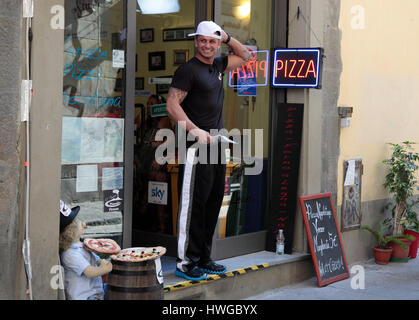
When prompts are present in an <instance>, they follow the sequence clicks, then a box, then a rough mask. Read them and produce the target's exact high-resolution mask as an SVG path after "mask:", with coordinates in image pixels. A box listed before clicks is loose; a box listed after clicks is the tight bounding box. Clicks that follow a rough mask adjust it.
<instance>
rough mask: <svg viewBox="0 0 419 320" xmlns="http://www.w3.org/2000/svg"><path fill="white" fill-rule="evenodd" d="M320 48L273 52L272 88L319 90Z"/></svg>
mask: <svg viewBox="0 0 419 320" xmlns="http://www.w3.org/2000/svg"><path fill="white" fill-rule="evenodd" d="M322 52H323V50H322V49H321V48H307V49H277V50H275V51H274V61H273V68H272V86H273V87H277V88H320V87H321V81H320V79H321V58H322Z"/></svg>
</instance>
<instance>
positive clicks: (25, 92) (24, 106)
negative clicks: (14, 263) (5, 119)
mask: <svg viewBox="0 0 419 320" xmlns="http://www.w3.org/2000/svg"><path fill="white" fill-rule="evenodd" d="M32 17H33V0H23V18H24V19H25V20H26V32H25V38H26V39H25V44H26V45H25V59H26V62H25V65H26V80H22V86H21V121H22V122H26V159H25V169H26V194H25V238H24V240H23V246H22V254H23V260H24V263H25V271H26V278H27V281H28V291H29V299H30V300H33V292H32V263H31V254H30V239H29V216H30V209H29V200H30V161H29V160H30V139H29V138H30V130H29V129H30V128H29V127H30V123H29V111H30V105H31V98H32V80H30V67H31V66H30V54H31V52H30V44H31V41H32Z"/></svg>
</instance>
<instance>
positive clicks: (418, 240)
mask: <svg viewBox="0 0 419 320" xmlns="http://www.w3.org/2000/svg"><path fill="white" fill-rule="evenodd" d="M404 234H410V235H412V236H414V237H415V240H413V241H412V243H411V244H410V249H409V257H410V259H414V258H416V255H417V254H418V244H419V233H418V232H416V231H413V230H409V229H406V230H404Z"/></svg>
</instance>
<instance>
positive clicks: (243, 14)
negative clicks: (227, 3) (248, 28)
mask: <svg viewBox="0 0 419 320" xmlns="http://www.w3.org/2000/svg"><path fill="white" fill-rule="evenodd" d="M250 9H251V6H250V1H244V2H243V3H242V4H241V5H239V6H237V7H234V15H235V16H236V17H237V18H239V19H247V18H249V16H250Z"/></svg>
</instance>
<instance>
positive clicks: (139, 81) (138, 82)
mask: <svg viewBox="0 0 419 320" xmlns="http://www.w3.org/2000/svg"><path fill="white" fill-rule="evenodd" d="M135 90H144V78H135Z"/></svg>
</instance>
